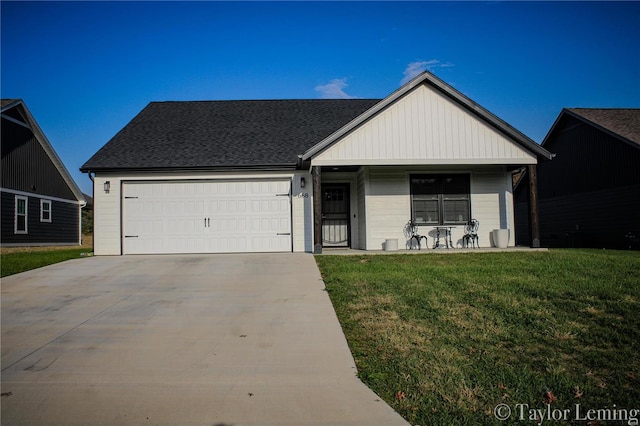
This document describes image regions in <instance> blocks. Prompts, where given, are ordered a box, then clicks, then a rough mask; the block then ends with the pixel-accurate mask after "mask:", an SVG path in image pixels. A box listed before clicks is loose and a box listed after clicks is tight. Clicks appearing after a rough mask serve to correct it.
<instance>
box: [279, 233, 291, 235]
mask: <svg viewBox="0 0 640 426" xmlns="http://www.w3.org/2000/svg"><path fill="white" fill-rule="evenodd" d="M276 235H291V232H278V233H277V234H276Z"/></svg>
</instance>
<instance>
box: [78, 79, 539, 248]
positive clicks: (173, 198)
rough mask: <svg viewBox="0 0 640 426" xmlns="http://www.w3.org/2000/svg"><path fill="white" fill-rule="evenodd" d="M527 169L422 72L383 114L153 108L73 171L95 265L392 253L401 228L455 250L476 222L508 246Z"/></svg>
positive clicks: (521, 147)
mask: <svg viewBox="0 0 640 426" xmlns="http://www.w3.org/2000/svg"><path fill="white" fill-rule="evenodd" d="M538 157H542V158H551V154H550V153H549V152H548V151H547V150H545V149H544V148H542V147H541V146H540V145H538V144H536V143H535V142H533V141H532V140H531V139H529V138H528V137H526V136H524V135H523V134H522V133H520V132H519V131H517V130H516V129H514V128H513V127H511V126H509V125H508V124H507V123H505V122H504V121H502V120H500V119H499V118H497V117H496V116H494V115H493V114H491V113H489V112H488V111H487V110H485V109H484V108H482V107H481V106H479V105H478V104H476V103H475V102H473V101H472V100H470V99H469V98H467V97H465V96H464V95H462V94H461V93H460V92H458V91H456V90H455V89H453V88H452V87H451V86H449V85H447V84H446V83H444V82H443V81H441V80H439V79H438V78H436V77H435V76H434V75H432V74H430V73H428V72H425V73H423V74H421V75H419V76H418V77H416V78H415V79H413V80H412V81H410V82H409V83H407V84H405V85H404V86H402V87H401V88H400V89H398V90H397V91H395V92H393V93H392V94H391V95H389V96H388V97H386V98H385V99H382V100H377V99H376V100H366V99H347V100H274V101H267V100H265V101H211V102H152V103H150V104H149V105H148V106H147V107H146V108H144V109H143V110H142V111H141V112H140V113H139V114H138V115H137V116H136V117H135V118H134V119H133V120H132V121H131V122H130V123H129V124H127V125H126V126H125V127H124V128H123V129H122V130H121V131H120V132H119V133H118V134H116V135H115V136H114V137H113V138H112V139H111V140H110V141H109V142H108V143H107V144H106V145H105V146H104V147H102V148H101V149H100V150H99V151H98V152H97V153H96V154H95V155H94V156H93V157H91V159H89V160H88V161H87V162H86V163H85V164H84V165H83V166H82V168H81V170H82V171H83V172H86V173H90V174H91V175H92V177H93V179H94V203H95V204H94V214H95V218H94V220H95V222H94V250H95V253H96V254H97V255H121V254H141V253H219V252H269V251H285V252H286V251H294V252H319V251H321V250H322V247H351V248H355V249H363V250H379V249H381V248H382V245H383V243H384V242H385V240H386V239H398V240H400V246H401V247H402V246H403V245H404V243H405V241H406V236H405V234H404V228H405V225H406V224H407V222H408V221H409V220H410V219H413V220H415V221H416V222H417V223H418V225H419V226H420V229H419V230H420V232H421V233H423V234H429V235H433V230H434V229H435V227H436V226H445V225H446V226H452V227H453V240H454V242H458V243H459V242H460V241H461V238H462V233H463V226H464V223H465V222H466V221H468V220H469V219H470V218H476V219H478V220H479V221H480V224H481V226H480V233H479V234H480V241H481V243H483V244H484V245H485V246H488V245H489V242H490V237H489V235H490V232H491V231H492V230H493V229H497V228H504V229H509V230H510V231H511V232H512V233H513V229H514V215H513V197H512V184H511V173H512V171H513V170H515V169H518V168H520V167H522V166H534V165H535V164H537V162H538ZM534 214H535V212H534ZM431 244H432V241H431V238H430V243H429V245H431ZM511 245H513V238H512V240H511Z"/></svg>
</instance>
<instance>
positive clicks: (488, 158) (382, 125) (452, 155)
mask: <svg viewBox="0 0 640 426" xmlns="http://www.w3.org/2000/svg"><path fill="white" fill-rule="evenodd" d="M443 162H444V163H446V164H452V165H453V164H535V163H536V158H535V156H532V155H531V154H530V153H528V152H527V151H525V150H524V149H523V148H521V147H520V146H519V145H518V144H517V143H515V142H513V141H512V140H510V139H508V138H507V137H505V136H504V135H503V134H501V133H500V132H498V131H497V130H495V129H494V128H492V127H491V126H490V125H488V124H487V123H485V122H484V121H482V120H480V119H479V118H478V117H476V116H475V115H473V114H472V113H470V112H468V111H467V110H465V109H463V108H462V107H460V106H459V105H458V104H456V103H454V102H452V101H451V100H449V99H448V98H446V97H445V96H443V95H441V94H440V93H438V92H437V91H436V90H435V89H433V88H431V87H429V86H426V85H422V86H419V87H417V88H416V89H415V90H413V91H411V92H409V93H408V94H407V95H406V96H404V97H403V98H401V99H400V100H398V101H397V102H395V103H393V104H392V105H390V106H389V107H388V108H386V109H384V110H383V111H381V112H380V113H379V114H378V115H376V116H374V117H372V118H371V119H370V120H369V121H367V122H365V123H364V124H363V125H362V126H360V127H359V128H357V129H355V130H354V131H352V132H351V133H350V134H348V135H346V136H345V137H343V138H342V139H341V140H339V141H337V142H336V143H335V144H333V145H332V146H330V147H329V148H327V149H326V150H325V151H324V152H321V153H320V154H318V155H317V156H315V157H314V159H313V165H317V166H339V165H350V164H360V165H394V164H395V165H402V164H422V165H430V164H443Z"/></svg>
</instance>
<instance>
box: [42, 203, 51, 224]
mask: <svg viewBox="0 0 640 426" xmlns="http://www.w3.org/2000/svg"><path fill="white" fill-rule="evenodd" d="M40 222H51V201H49V200H40Z"/></svg>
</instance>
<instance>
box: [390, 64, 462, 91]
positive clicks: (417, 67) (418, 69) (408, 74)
mask: <svg viewBox="0 0 640 426" xmlns="http://www.w3.org/2000/svg"><path fill="white" fill-rule="evenodd" d="M452 66H453V64H452V63H451V62H440V61H439V60H438V59H430V60H428V61H415V62H411V63H410V64H409V65H407V68H405V70H404V78H403V79H402V81H401V82H400V85H403V84H405V83H407V82H408V81H410V80H411V79H413V78H414V77H416V76H417V75H419V74H421V73H423V72H424V71H433V69H434V68H447V67H452Z"/></svg>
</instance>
